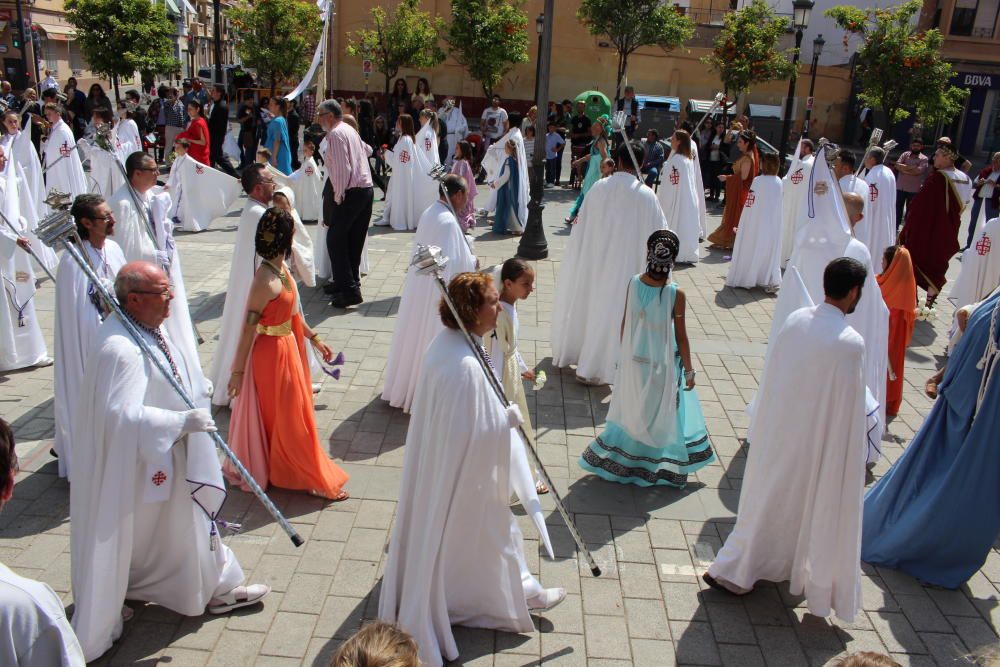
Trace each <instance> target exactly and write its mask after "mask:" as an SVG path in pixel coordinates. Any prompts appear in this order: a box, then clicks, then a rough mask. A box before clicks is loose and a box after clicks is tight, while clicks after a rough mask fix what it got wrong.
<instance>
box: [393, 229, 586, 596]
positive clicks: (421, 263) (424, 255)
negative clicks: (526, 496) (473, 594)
mask: <svg viewBox="0 0 1000 667" xmlns="http://www.w3.org/2000/svg"><path fill="white" fill-rule="evenodd" d="M447 261H448V260H447V258H445V257H441V254H440V249H439V248H433V247H428V246H425V245H418V246H417V252H416V254H415V255H414V257H413V261H412V262H411V265H412V266H416V267H417V272H418V273H424V274H427V275H430V276H432V277H433V278H434V282H435V283H437V286H438V289H440V290H441V297H442V298H443V299H444V302H445V303H446V304H448V309H449V310H450V311H451V314H452V316H453V317H454V318H455V321H456V322H457V323H458V328H459V329H460V330H461V331H462V335H463V336H465V342H467V343H468V344H469V347H471V348H472V350H473V352H475V354H476V359H477V360H478V361H479V366H480V367H481V368H482V370H483V373H485V374H486V378H487V380H489V383H490V387H491V388H492V389H493V393H494V394H496V397H497V398H498V399H500V403H501V404H503V406H504V408H507V407H508V406H510V401H509V400H507V395H506V394H505V393H504V390H503V385H501V384H500V381H499V380H497V376H496V375H495V374H494V373H493V370H492V369H491V368H490V365H489V363H488V362H487V361H486V358H485V357H484V356H483V350H482V349H481V348H480V347H479V346H478V345H476V343H475V341H473V340H472V335H471V334H469V331H468V329H466V328H465V324H464V323H463V322H462V318H461V316H460V315H459V314H458V310H457V309H456V308H455V304H454V302H453V301H452V300H451V295H450V294H448V287H447V285H445V284H444V278H443V277H442V271H441V269H442V268H443V267H444V265H445V263H446V262H447ZM517 429H518V431H520V433H521V437H522V438H523V439H524V443H525V445H527V449H528V451H529V452H531V458H532V459H534V461H535V467H536V468H537V469H538V472H539V473H540V474H541V476H542V481H544V482H545V484H546V485H547V486H548V487H549V491H550V492H551V493H552V500H553V501H554V502H555V505H556V509H558V510H559V514H560V515H561V516H562V518H563V521H565V522H566V527H567V528H569V532H570V535H572V536H573V541H574V542H576V546H577V548H578V549H579V550H580V551H581V552H582V553H583V557H584V558H585V559H586V560H587V565H588V566H589V567H590V572H591V574H593V575H594V576H595V577H599V576H601V568H600V567H599V566H598V565H597V563H596V562H595V561H594V557H593V555H591V553H590V549H588V548H587V545H586V544H584V543H583V538H582V537H580V532H579V531H578V530H577V528H576V524H574V523H573V520H572V519H571V518H570V517H569V512H567V511H566V506H565V505H563V501H562V498H561V497H560V496H559V492H558V491H556V486H555V484H554V483H553V482H552V478H551V477H549V473H548V471H547V470H545V465H544V464H543V463H542V459H541V458H539V456H538V452H537V451H536V449H535V443H534V440H533V439H532V438H531V436H529V435H528V434H527V433H526V432H525V430H524V426H523V425H522V426H518V427H517Z"/></svg>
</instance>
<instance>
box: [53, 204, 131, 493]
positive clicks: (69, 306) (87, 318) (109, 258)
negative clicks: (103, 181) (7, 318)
mask: <svg viewBox="0 0 1000 667" xmlns="http://www.w3.org/2000/svg"><path fill="white" fill-rule="evenodd" d="M70 213H71V214H72V215H73V218H74V220H75V221H76V231H77V234H79V235H80V238H81V240H82V244H81V247H80V252H81V253H82V254H83V256H84V257H86V258H87V259H88V260H89V261H90V266H91V268H92V269H93V270H94V273H96V274H97V275H98V276H99V277H100V278H101V280H102V281H103V282H104V283H105V284H106V285H107V286H108V287H109V288H110V287H111V285H112V283H113V281H114V279H115V275H116V274H117V273H118V270H119V269H120V268H122V267H123V266H125V255H124V254H123V253H122V250H121V248H120V247H118V244H117V243H115V242H114V241H112V240H111V239H110V238H108V237H109V236H111V235H112V234H113V233H114V227H115V217H114V215H113V214H112V213H111V207H110V206H108V204H107V202H105V201H104V197H102V196H100V195H89V194H88V195H81V196H79V197H77V198H76V201H74V202H73V208H72V209H70ZM107 312H108V311H107V308H106V306H105V305H104V303H103V302H102V301H101V300H100V298H99V297H98V296H97V292H96V291H95V289H94V287H93V286H92V285H91V284H90V280H89V279H88V278H87V275H86V274H85V273H84V272H83V269H81V268H80V267H79V265H77V263H76V262H75V261H74V260H73V258H72V257H70V256H69V254H68V253H65V252H64V253H63V255H62V258H60V260H59V268H58V270H57V272H56V312H55V319H56V322H55V325H56V334H55V339H56V345H55V360H56V363H55V369H54V370H55V387H54V388H55V402H54V410H55V421H56V425H55V426H56V429H55V439H54V440H53V445H52V447H53V449H55V452H56V455H57V456H58V457H59V476H60V477H69V473H70V470H71V467H72V460H73V442H74V437H75V434H76V433H75V432H76V425H75V422H74V421H73V415H74V413H75V412H76V404H77V402H78V401H79V400H80V395H81V394H80V392H81V390H82V389H81V385H82V383H83V370H84V364H85V362H86V361H87V357H88V355H89V354H90V349H91V348H92V347H93V344H94V340H95V339H96V337H97V330H98V329H99V328H100V326H101V322H103V321H104V318H105V317H106V315H107Z"/></svg>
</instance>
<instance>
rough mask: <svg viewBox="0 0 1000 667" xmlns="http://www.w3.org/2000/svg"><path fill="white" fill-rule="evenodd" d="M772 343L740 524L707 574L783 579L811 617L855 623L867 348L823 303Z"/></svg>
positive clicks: (743, 582) (798, 316) (733, 580)
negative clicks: (833, 615) (794, 407)
mask: <svg viewBox="0 0 1000 667" xmlns="http://www.w3.org/2000/svg"><path fill="white" fill-rule="evenodd" d="M771 346H773V349H772V350H771V351H770V353H769V355H768V358H767V360H766V362H765V364H764V372H763V376H762V378H761V382H760V389H759V391H758V402H757V406H756V416H755V419H754V421H753V422H752V424H751V427H750V430H749V432H748V439H749V441H750V443H751V444H750V454H749V455H748V457H747V467H746V474H745V476H744V478H743V491H742V493H741V495H740V504H739V513H738V515H737V518H736V527H735V528H734V530H733V532H732V534H731V535H730V536H729V538H728V539H727V540H726V543H725V545H724V546H723V547H722V549H721V550H720V551H719V553H718V555H717V556H716V560H715V562H714V563H713V564H712V566H711V567H710V568H709V574H711V575H712V576H713V577H715V578H716V579H721V580H723V581H724V582H727V583H729V584H731V585H733V586H735V587H737V588H740V589H750V588H752V587H753V585H754V583H755V582H757V581H760V580H766V581H776V582H780V581H786V580H787V581H789V589H790V590H791V592H792V594H793V595H801V594H804V595H805V597H806V603H807V605H808V607H809V611H810V612H811V613H813V614H815V615H817V616H821V617H822V616H828V615H830V613H831V612H834V613H836V615H837V616H838V617H839V618H841V619H844V620H846V621H851V620H852V619H853V618H854V615H855V614H856V613H857V611H858V609H859V608H860V606H861V564H860V555H861V510H862V496H863V494H864V479H865V458H864V455H863V452H862V450H861V445H860V443H861V441H862V440H863V438H864V432H865V389H864V356H865V342H864V340H862V338H861V336H860V335H858V333H857V332H855V331H854V330H852V329H851V327H850V326H849V325H848V324H847V321H846V319H845V318H844V315H843V313H842V312H841V311H840V310H838V309H837V308H835V307H834V306H831V305H829V304H826V303H823V304H820V305H819V306H815V307H812V308H803V309H799V310H797V311H795V312H794V313H793V314H792V315H791V316H790V317H789V318H788V319H787V321H786V322H785V323H784V325H783V326H782V327H781V328H780V330H779V332H778V334H777V336H776V337H774V338H773V339H772V343H771ZM803 369H808V371H809V372H806V373H804V372H803ZM883 383H884V382H883ZM790 405H801V406H808V409H807V410H800V411H795V410H789V406H790ZM790 499H791V502H790Z"/></svg>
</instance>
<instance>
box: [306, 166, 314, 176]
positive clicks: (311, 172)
mask: <svg viewBox="0 0 1000 667" xmlns="http://www.w3.org/2000/svg"><path fill="white" fill-rule="evenodd" d="M315 173H316V170H315V169H313V168H312V167H306V176H312V175H313V174H315Z"/></svg>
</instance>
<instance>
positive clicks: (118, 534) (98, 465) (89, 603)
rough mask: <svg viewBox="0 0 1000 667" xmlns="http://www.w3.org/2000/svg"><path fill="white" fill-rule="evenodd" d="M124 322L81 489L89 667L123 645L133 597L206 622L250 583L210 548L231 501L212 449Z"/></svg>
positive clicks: (78, 582)
mask: <svg viewBox="0 0 1000 667" xmlns="http://www.w3.org/2000/svg"><path fill="white" fill-rule="evenodd" d="M118 317H119V316H118V315H112V316H111V317H109V318H108V320H107V321H106V322H105V323H104V325H103V326H102V327H101V330H100V331H99V332H98V336H97V340H96V342H95V345H94V346H93V347H92V348H91V350H90V354H91V358H90V359H89V360H88V362H87V370H86V373H85V374H84V378H83V383H82V386H81V398H80V402H79V405H78V409H77V412H76V439H75V442H74V447H75V449H76V452H75V453H76V455H77V456H76V461H75V464H74V466H73V472H72V475H71V478H70V482H71V484H70V550H71V555H72V583H73V600H74V603H75V605H76V611H75V612H74V614H73V629H74V630H75V631H76V635H77V637H78V638H79V640H80V645H81V646H82V647H83V652H84V656H85V657H86V659H87V660H88V661H90V660H95V659H96V658H98V657H99V656H100V655H101V654H103V653H104V652H105V651H107V650H108V648H110V646H111V644H112V642H113V641H114V640H115V639H117V638H118V637H119V636H120V635H121V632H122V617H121V607H122V604H123V603H124V601H125V598H126V597H128V598H129V599H131V600H144V601H147V602H152V603H154V604H159V605H162V606H164V607H166V608H168V609H170V610H172V611H175V612H177V613H179V614H183V615H185V616H199V615H201V614H202V613H204V610H205V605H206V604H207V603H208V601H209V600H210V599H211V598H212V597H213V596H216V595H221V594H223V593H226V592H228V591H230V590H232V589H233V588H235V587H236V586H239V585H240V584H241V583H242V582H243V570H242V569H241V568H240V565H239V563H238V562H237V560H236V557H235V556H234V555H233V553H232V552H231V551H230V550H229V547H227V546H226V545H225V544H222V543H221V541H220V540H218V539H217V538H215V539H213V538H212V537H211V530H212V524H211V520H210V519H209V516H208V514H206V512H208V513H211V514H212V515H213V516H214V515H215V514H216V513H217V512H218V511H219V509H220V508H221V506H222V503H223V502H224V500H225V486H224V484H223V481H222V468H221V467H220V465H219V459H218V457H217V455H216V453H215V449H214V445H213V443H212V440H211V439H210V438H209V437H208V436H207V435H206V434H204V433H198V434H191V435H188V436H186V437H184V435H183V433H182V427H183V425H184V413H185V412H186V411H187V409H188V408H187V406H186V405H185V404H184V402H183V401H182V400H181V398H180V396H179V395H178V394H177V393H176V392H175V391H174V389H173V388H172V387H171V386H170V384H169V383H168V381H167V380H166V378H164V377H163V375H162V374H161V373H160V371H159V370H157V369H156V367H155V366H153V363H152V362H151V361H150V360H149V359H148V358H147V357H145V356H144V355H143V354H142V353H141V352H140V348H139V346H138V345H137V344H136V343H135V342H134V341H133V340H132V338H131V337H130V336H129V334H128V333H127V332H126V330H125V326H124V325H123V324H122V322H121V321H120V320H119V319H118ZM143 335H144V336H145V337H146V339H147V342H149V343H150V344H151V346H152V348H153V349H154V350H156V354H158V355H159V356H160V359H161V361H164V362H166V359H165V357H164V356H163V355H162V353H160V352H159V350H158V348H157V347H156V343H155V342H153V338H152V336H150V335H148V334H143ZM164 338H165V339H166V342H167V345H168V347H169V348H171V356H172V357H173V360H174V363H175V365H176V366H177V370H178V373H179V375H180V378H181V382H182V385H183V386H184V388H185V390H186V391H187V393H188V396H190V397H192V398H193V399H194V400H195V403H196V404H197V405H199V406H200V407H208V401H207V397H206V396H204V394H201V395H198V394H196V393H193V389H192V388H193V387H195V386H198V385H203V384H204V379H203V378H200V377H198V376H200V374H201V371H200V369H199V368H194V367H192V366H190V365H189V364H190V360H189V359H188V358H187V357H186V356H185V355H184V354H183V353H182V352H181V351H180V349H179V348H177V347H176V346H174V345H173V344H172V342H171V341H170V337H169V334H168V333H165V335H164ZM203 508H204V509H203ZM212 542H214V543H215V544H214V549H213V545H212Z"/></svg>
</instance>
